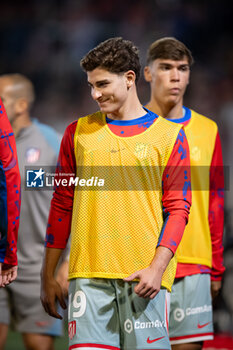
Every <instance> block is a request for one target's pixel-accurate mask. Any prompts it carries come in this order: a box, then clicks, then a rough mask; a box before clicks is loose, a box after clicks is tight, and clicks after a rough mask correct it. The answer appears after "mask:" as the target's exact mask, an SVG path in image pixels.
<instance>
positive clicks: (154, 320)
mask: <svg viewBox="0 0 233 350" xmlns="http://www.w3.org/2000/svg"><path fill="white" fill-rule="evenodd" d="M137 283H138V282H130V283H127V282H124V281H122V280H118V279H117V280H116V279H102V278H92V279H88V278H86V279H83V278H77V279H73V280H71V281H70V286H69V311H68V319H69V325H68V330H69V338H70V340H69V349H70V350H74V349H79V348H81V349H82V350H86V349H93V350H94V349H95V350H97V349H101V350H103V349H111V350H120V349H124V350H136V349H166V350H169V349H171V347H170V341H169V336H168V309H167V308H168V304H169V301H170V300H169V299H170V293H168V292H167V291H166V289H161V290H160V292H159V293H158V295H157V296H156V297H155V298H154V299H152V300H151V299H149V298H146V299H145V298H140V297H139V296H137V295H136V294H135V293H134V291H133V290H134V287H135V285H136V284H137Z"/></svg>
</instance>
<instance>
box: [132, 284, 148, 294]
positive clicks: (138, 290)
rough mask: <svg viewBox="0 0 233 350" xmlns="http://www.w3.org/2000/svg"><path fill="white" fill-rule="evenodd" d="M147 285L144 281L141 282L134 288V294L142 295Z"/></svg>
mask: <svg viewBox="0 0 233 350" xmlns="http://www.w3.org/2000/svg"><path fill="white" fill-rule="evenodd" d="M145 288H146V284H145V283H144V282H142V281H140V282H139V283H138V284H137V285H136V286H135V287H134V292H135V293H136V294H141V293H142V292H143V290H145Z"/></svg>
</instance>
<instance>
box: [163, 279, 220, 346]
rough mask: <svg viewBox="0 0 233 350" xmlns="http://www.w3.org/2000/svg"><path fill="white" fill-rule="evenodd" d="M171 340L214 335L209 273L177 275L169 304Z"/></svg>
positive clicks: (192, 340)
mask: <svg viewBox="0 0 233 350" xmlns="http://www.w3.org/2000/svg"><path fill="white" fill-rule="evenodd" d="M169 336H170V341H171V344H172V345H173V344H184V343H190V342H200V341H204V340H210V339H213V312H212V298H211V286H210V275H209V274H196V275H192V276H186V277H184V278H177V279H175V283H174V284H173V287H172V293H171V304H170V322H169Z"/></svg>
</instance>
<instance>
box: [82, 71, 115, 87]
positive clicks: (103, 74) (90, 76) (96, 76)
mask: <svg viewBox="0 0 233 350" xmlns="http://www.w3.org/2000/svg"><path fill="white" fill-rule="evenodd" d="M121 75H122V74H116V73H111V72H109V71H108V70H106V69H104V68H95V69H94V70H92V71H89V72H87V80H88V82H89V83H91V84H93V83H95V82H98V81H102V80H114V79H118V78H119V77H120V76H121Z"/></svg>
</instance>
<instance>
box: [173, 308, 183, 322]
mask: <svg viewBox="0 0 233 350" xmlns="http://www.w3.org/2000/svg"><path fill="white" fill-rule="evenodd" d="M173 315H174V319H175V320H176V321H178V322H181V321H182V320H183V319H184V316H185V315H184V310H183V309H180V308H177V309H175V310H174V313H173Z"/></svg>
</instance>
